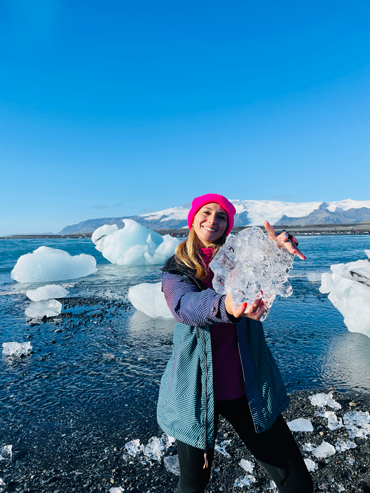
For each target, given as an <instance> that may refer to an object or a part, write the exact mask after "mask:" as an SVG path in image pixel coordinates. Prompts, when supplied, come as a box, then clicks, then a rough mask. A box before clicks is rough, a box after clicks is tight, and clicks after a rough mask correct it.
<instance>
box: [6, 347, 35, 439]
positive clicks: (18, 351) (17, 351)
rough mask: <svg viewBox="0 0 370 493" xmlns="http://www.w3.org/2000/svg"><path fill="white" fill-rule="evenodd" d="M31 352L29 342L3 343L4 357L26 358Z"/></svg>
mask: <svg viewBox="0 0 370 493" xmlns="http://www.w3.org/2000/svg"><path fill="white" fill-rule="evenodd" d="M31 350H32V346H31V343H30V342H3V355H4V356H15V357H19V356H26V355H27V354H28V353H29V351H31ZM9 447H10V445H9Z"/></svg>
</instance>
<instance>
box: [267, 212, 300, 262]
mask: <svg viewBox="0 0 370 493" xmlns="http://www.w3.org/2000/svg"><path fill="white" fill-rule="evenodd" d="M263 225H264V226H265V228H266V231H267V233H268V235H269V238H270V240H273V241H276V244H277V246H278V247H279V248H286V249H287V250H288V252H289V253H292V254H293V255H297V257H299V258H300V259H301V260H306V257H305V256H304V255H303V253H302V252H301V251H300V250H298V248H297V246H296V245H295V244H294V243H293V242H292V241H290V240H289V238H288V233H286V232H285V231H283V232H282V233H281V234H280V235H279V236H276V234H275V230H274V228H273V227H272V226H271V224H270V223H268V222H267V221H265V222H264V223H263ZM292 238H293V240H295V238H294V236H293V237H292ZM295 241H297V240H295ZM297 244H298V242H297Z"/></svg>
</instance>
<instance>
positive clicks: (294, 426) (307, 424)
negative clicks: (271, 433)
mask: <svg viewBox="0 0 370 493" xmlns="http://www.w3.org/2000/svg"><path fill="white" fill-rule="evenodd" d="M287 425H288V427H289V429H290V431H313V426H312V423H311V421H310V420H309V419H306V418H297V419H293V421H289V423H287Z"/></svg>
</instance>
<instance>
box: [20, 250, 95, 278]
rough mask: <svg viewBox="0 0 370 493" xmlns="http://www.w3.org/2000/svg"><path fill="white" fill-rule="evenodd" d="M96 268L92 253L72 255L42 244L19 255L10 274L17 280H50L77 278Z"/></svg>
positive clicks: (92, 271) (92, 272)
mask: <svg viewBox="0 0 370 493" xmlns="http://www.w3.org/2000/svg"><path fill="white" fill-rule="evenodd" d="M96 270H97V269H96V260H95V259H94V257H93V256H92V255H85V254H84V253H81V254H80V255H75V256H72V255H70V254H69V253H68V252H65V251H64V250H59V249H58V248H50V247H46V246H42V247H40V248H38V249H37V250H35V251H34V252H33V253H27V254H26V255H22V256H21V257H19V259H18V260H17V263H16V264H15V267H14V269H13V270H12V272H11V276H12V279H14V280H15V281H18V282H52V281H65V280H68V279H78V278H80V277H85V276H89V275H90V274H94V273H95V272H96Z"/></svg>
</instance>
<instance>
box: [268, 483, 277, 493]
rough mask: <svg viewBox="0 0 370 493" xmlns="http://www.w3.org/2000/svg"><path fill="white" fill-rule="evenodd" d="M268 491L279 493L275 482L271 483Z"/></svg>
mask: <svg viewBox="0 0 370 493" xmlns="http://www.w3.org/2000/svg"><path fill="white" fill-rule="evenodd" d="M268 490H269V491H271V493H279V492H278V489H277V487H276V483H275V481H270V486H269V487H268Z"/></svg>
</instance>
